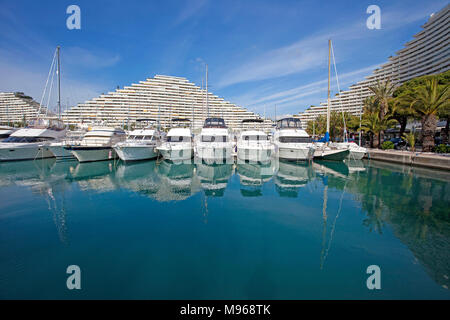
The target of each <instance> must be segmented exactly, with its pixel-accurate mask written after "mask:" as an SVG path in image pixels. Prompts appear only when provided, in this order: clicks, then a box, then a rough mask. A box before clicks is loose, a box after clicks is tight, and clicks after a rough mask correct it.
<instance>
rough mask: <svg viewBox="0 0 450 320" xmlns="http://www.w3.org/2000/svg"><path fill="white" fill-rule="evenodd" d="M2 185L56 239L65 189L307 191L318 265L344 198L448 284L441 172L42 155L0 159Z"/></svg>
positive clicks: (289, 195)
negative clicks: (35, 201)
mask: <svg viewBox="0 0 450 320" xmlns="http://www.w3.org/2000/svg"><path fill="white" fill-rule="evenodd" d="M233 176H235V177H237V178H238V179H237V180H239V183H238V186H237V187H236V185H237V184H236V183H235V184H234V187H233V183H231V182H230V181H233V180H232V179H233ZM270 181H272V182H271V183H269V182H270ZM305 187H307V188H305ZM8 188H27V189H30V190H31V191H32V192H33V194H36V195H39V196H41V197H42V198H44V199H45V201H46V203H47V207H48V210H49V212H50V213H51V214H52V217H53V221H54V223H55V226H56V229H57V232H58V236H59V239H60V240H61V242H63V243H68V238H69V237H68V233H69V232H68V227H67V215H68V214H70V212H67V207H68V203H67V196H66V195H67V194H68V193H70V192H71V191H72V189H73V188H77V189H79V190H81V191H83V192H92V191H95V192H96V193H107V192H110V191H117V190H120V189H122V190H126V191H127V192H135V193H137V194H140V195H143V196H147V197H150V198H151V199H154V200H157V201H162V202H165V201H180V200H185V199H188V198H189V197H191V196H193V195H194V194H196V193H198V192H202V193H203V194H204V195H205V196H206V197H213V198H214V197H221V198H224V199H227V200H228V198H227V196H228V195H230V196H233V197H235V195H233V193H231V192H229V191H227V189H229V188H236V191H237V194H238V195H240V196H242V197H241V198H242V199H240V200H239V201H242V203H244V204H245V203H246V201H247V202H248V201H251V199H248V197H259V198H258V201H259V200H261V201H262V202H264V201H266V198H265V197H264V196H265V195H268V196H270V197H267V199H270V200H267V201H268V202H267V206H269V207H270V205H271V204H270V203H269V201H271V202H273V196H274V195H275V196H276V197H278V200H277V201H279V202H277V204H278V203H279V206H283V205H285V204H290V202H287V201H303V200H305V198H304V197H299V194H300V193H301V192H304V190H306V191H308V192H309V193H310V195H311V196H313V195H314V196H315V198H314V199H316V200H315V202H311V203H309V205H310V206H311V207H314V208H316V209H317V212H318V214H317V219H320V220H321V221H320V224H321V231H319V232H317V233H318V235H317V236H318V237H321V238H320V240H321V254H320V267H321V268H323V267H324V266H325V265H326V263H329V262H327V257H328V256H329V252H330V249H331V248H332V243H333V241H334V242H335V241H336V237H338V235H337V234H336V232H335V230H336V226H337V225H338V224H339V223H341V222H340V221H342V220H339V217H340V216H342V215H344V214H343V213H342V211H343V209H342V208H343V206H345V205H346V204H347V205H348V204H349V202H351V206H352V207H357V208H360V213H361V214H362V215H363V217H364V218H363V219H362V226H361V227H362V228H364V229H365V230H366V232H367V233H374V234H377V235H379V236H380V237H381V236H383V234H384V233H385V232H386V231H385V230H386V229H385V228H386V227H389V228H390V230H393V232H394V234H395V237H396V238H397V239H399V240H400V241H401V242H402V243H403V244H405V245H406V246H407V247H408V248H409V250H410V251H411V252H412V253H413V254H414V257H415V259H417V263H419V264H420V265H422V266H423V268H424V269H425V270H426V272H427V273H428V274H429V275H430V277H431V278H432V279H433V280H434V281H435V282H436V283H438V284H439V285H441V286H443V287H446V288H448V286H449V285H450V283H449V276H450V217H449V213H450V212H449V209H448V208H449V204H450V176H449V174H448V173H446V172H437V171H433V170H427V169H421V168H411V167H405V166H401V165H392V164H385V163H379V162H375V161H371V162H370V163H368V162H366V161H348V162H346V163H343V162H342V163H337V162H325V161H324V162H313V163H311V164H309V163H293V162H284V161H280V162H278V161H276V160H272V161H271V162H269V163H265V164H258V163H238V164H236V165H235V164H212V165H211V164H206V163H197V164H194V163H173V162H170V161H161V162H157V161H145V162H137V163H130V164H124V163H121V162H119V163H117V162H116V163H115V162H112V161H104V162H92V163H78V162H56V161H55V160H53V159H48V160H38V161H23V162H8V163H0V191H3V192H2V193H1V196H2V197H7V195H8V192H11V191H8V190H10V189H8ZM11 190H12V189H11ZM15 192H17V191H15ZM265 193H267V194H265ZM331 195H333V196H331ZM346 195H350V196H351V197H346ZM206 197H205V199H202V201H204V202H205V204H203V203H202V204H201V205H200V204H199V206H203V207H205V208H207V203H206ZM144 199H145V198H144ZM233 199H234V201H236V198H233ZM296 203H297V202H296ZM298 203H300V202H298ZM74 206H75V205H72V207H74ZM275 209H276V208H275ZM275 209H274V210H275ZM319 212H320V214H319ZM355 219H356V218H355ZM319 233H320V234H319ZM333 238H334V240H333ZM328 261H329V259H328Z"/></svg>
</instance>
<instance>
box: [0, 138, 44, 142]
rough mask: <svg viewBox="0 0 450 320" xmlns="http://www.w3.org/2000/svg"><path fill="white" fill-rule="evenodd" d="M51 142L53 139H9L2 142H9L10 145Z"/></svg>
mask: <svg viewBox="0 0 450 320" xmlns="http://www.w3.org/2000/svg"><path fill="white" fill-rule="evenodd" d="M49 140H53V138H46V137H9V138H6V139H5V140H3V141H2V142H10V143H32V142H44V141H49Z"/></svg>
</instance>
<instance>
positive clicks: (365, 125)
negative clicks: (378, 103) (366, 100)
mask: <svg viewBox="0 0 450 320" xmlns="http://www.w3.org/2000/svg"><path fill="white" fill-rule="evenodd" d="M395 124H396V120H394V119H392V118H391V114H390V113H388V114H386V116H385V117H384V118H383V119H380V114H379V113H378V112H377V111H369V110H367V111H365V112H364V115H363V119H362V122H361V129H363V130H364V131H366V132H369V133H370V147H371V148H374V147H378V146H379V145H380V143H381V141H380V140H381V139H380V138H381V135H380V132H381V131H384V130H386V129H388V128H391V127H392V126H394V125H395Z"/></svg>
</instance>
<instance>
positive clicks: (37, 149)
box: [0, 46, 66, 161]
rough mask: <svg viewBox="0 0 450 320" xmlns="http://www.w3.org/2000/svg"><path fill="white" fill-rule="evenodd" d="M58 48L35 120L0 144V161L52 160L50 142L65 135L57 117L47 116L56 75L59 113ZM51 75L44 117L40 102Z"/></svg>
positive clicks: (64, 128)
mask: <svg viewBox="0 0 450 320" xmlns="http://www.w3.org/2000/svg"><path fill="white" fill-rule="evenodd" d="M59 51H60V47H59V46H58V47H57V48H56V51H55V54H54V56H53V60H52V64H51V66H50V71H49V73H48V77H47V83H46V84H45V88H44V93H43V94H42V98H41V103H40V104H39V110H38V112H37V117H36V119H33V120H31V121H29V122H28V123H27V126H26V127H25V128H22V129H19V130H17V131H15V132H14V133H12V134H11V135H10V136H9V137H8V138H7V139H5V140H3V141H2V142H0V161H16V160H34V159H37V158H39V159H41V158H52V157H54V155H53V153H52V152H51V151H50V150H49V148H48V144H49V143H50V142H54V141H58V140H60V139H62V138H63V137H64V136H65V135H66V126H65V125H64V123H63V122H62V121H61V120H60V118H59V117H58V118H57V119H55V117H49V116H48V104H49V101H50V96H51V89H52V85H53V76H54V74H55V73H56V74H57V75H58V79H57V81H58V112H59V114H60V111H61V89H60V83H61V82H60V63H59ZM50 75H52V78H51V83H50V89H49V92H48V101H47V106H46V113H45V116H43V115H42V114H41V107H42V102H43V100H44V96H45V92H46V90H47V85H48V80H49V78H50Z"/></svg>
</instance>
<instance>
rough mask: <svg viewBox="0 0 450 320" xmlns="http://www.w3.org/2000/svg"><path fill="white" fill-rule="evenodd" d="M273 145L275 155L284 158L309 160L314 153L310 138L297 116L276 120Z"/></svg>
mask: <svg viewBox="0 0 450 320" xmlns="http://www.w3.org/2000/svg"><path fill="white" fill-rule="evenodd" d="M274 145H275V151H276V152H277V156H278V157H279V158H280V159H284V160H292V161H297V160H310V159H312V157H313V154H314V148H313V144H312V139H311V137H310V136H309V134H308V133H307V132H306V131H305V130H303V129H302V127H301V122H300V119H298V118H284V119H281V120H278V121H277V127H276V131H275V134H274Z"/></svg>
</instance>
